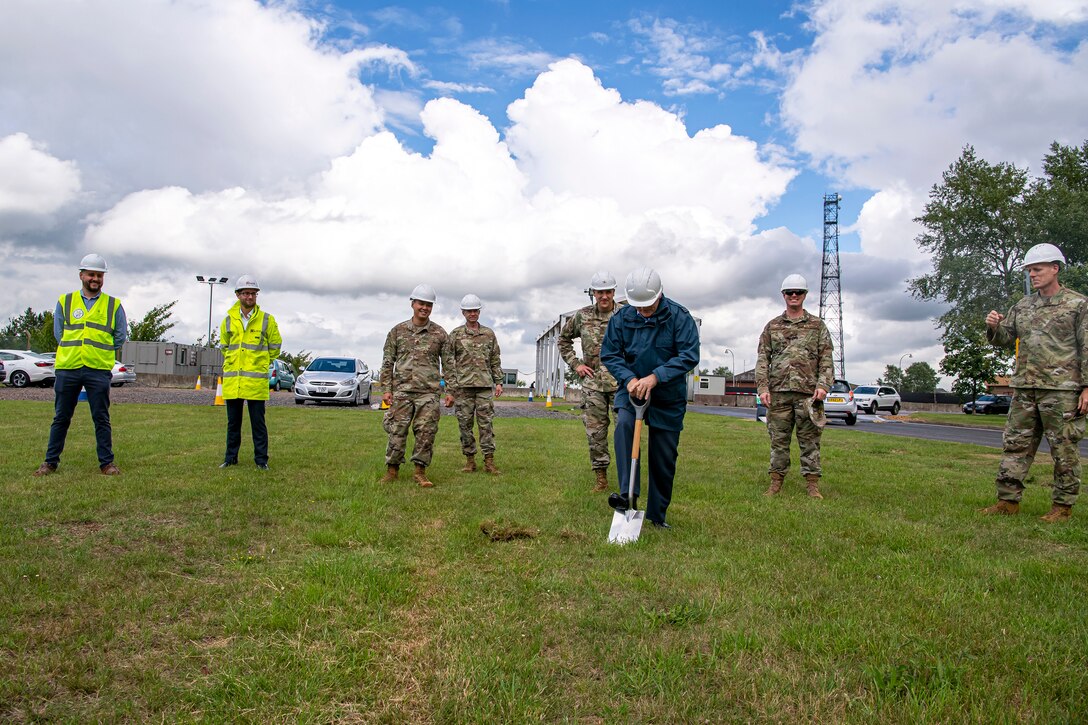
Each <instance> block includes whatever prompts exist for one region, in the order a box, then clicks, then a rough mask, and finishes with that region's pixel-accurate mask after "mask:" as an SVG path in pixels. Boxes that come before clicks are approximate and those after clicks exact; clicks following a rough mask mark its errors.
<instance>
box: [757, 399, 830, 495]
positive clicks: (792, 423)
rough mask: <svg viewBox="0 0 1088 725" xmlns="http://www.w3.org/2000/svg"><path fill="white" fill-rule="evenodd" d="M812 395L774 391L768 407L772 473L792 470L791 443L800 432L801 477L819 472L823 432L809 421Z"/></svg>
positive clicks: (798, 443) (798, 440)
mask: <svg viewBox="0 0 1088 725" xmlns="http://www.w3.org/2000/svg"><path fill="white" fill-rule="evenodd" d="M811 399H812V395H811V394H810V393H791V392H786V391H772V392H771V404H770V405H769V406H767V432H768V433H769V434H770V436H771V467H770V469H769V472H770V473H781V474H785V473H786V471H788V470H790V441H791V439H792V437H793V431H794V429H795V428H796V429H797V445H798V447H800V449H801V474H802V475H807V474H810V473H815V474H816V475H817V476H819V475H820V474H821V473H822V471H821V470H820V434H821V433H822V432H823V431H822V430H821V429H820V428H818V427H817V426H816V424H815V423H813V422H812V418H810V417H809V406H808V401H809V400H811Z"/></svg>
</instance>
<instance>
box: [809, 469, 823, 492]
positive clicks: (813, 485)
mask: <svg viewBox="0 0 1088 725" xmlns="http://www.w3.org/2000/svg"><path fill="white" fill-rule="evenodd" d="M805 488H807V489H808V497H809V498H823V497H824V496H823V494H822V493H820V477H819V476H817V475H816V474H815V473H806V474H805Z"/></svg>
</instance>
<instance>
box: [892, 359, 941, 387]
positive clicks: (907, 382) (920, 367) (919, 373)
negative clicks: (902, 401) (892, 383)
mask: <svg viewBox="0 0 1088 725" xmlns="http://www.w3.org/2000/svg"><path fill="white" fill-rule="evenodd" d="M938 380H940V376H939V375H938V374H937V371H936V370H934V369H933V366H932V365H930V364H929V363H927V362H916V363H913V364H911V365H910V367H908V368H907V369H906V370H905V371H904V372H903V387H902V388H897V390H899V392H903V391H904V390H906V391H908V392H911V393H932V392H933V391H934V390H936V389H937V381H938Z"/></svg>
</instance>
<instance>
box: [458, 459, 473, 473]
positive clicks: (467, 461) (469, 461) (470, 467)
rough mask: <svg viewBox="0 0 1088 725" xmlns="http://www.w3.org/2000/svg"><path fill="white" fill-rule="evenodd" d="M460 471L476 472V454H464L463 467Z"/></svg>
mask: <svg viewBox="0 0 1088 725" xmlns="http://www.w3.org/2000/svg"><path fill="white" fill-rule="evenodd" d="M461 473H476V456H474V455H473V456H465V467H464V468H462V469H461Z"/></svg>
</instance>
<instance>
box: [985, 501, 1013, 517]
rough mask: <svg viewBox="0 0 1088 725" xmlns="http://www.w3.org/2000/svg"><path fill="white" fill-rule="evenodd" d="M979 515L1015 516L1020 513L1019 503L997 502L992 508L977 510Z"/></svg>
mask: <svg viewBox="0 0 1088 725" xmlns="http://www.w3.org/2000/svg"><path fill="white" fill-rule="evenodd" d="M978 512H979V513H980V514H985V515H986V516H1015V515H1016V514H1018V513H1020V502H1019V501H998V502H997V503H995V504H994V505H993V506H987V507H986V508H984V509H979V510H978Z"/></svg>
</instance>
